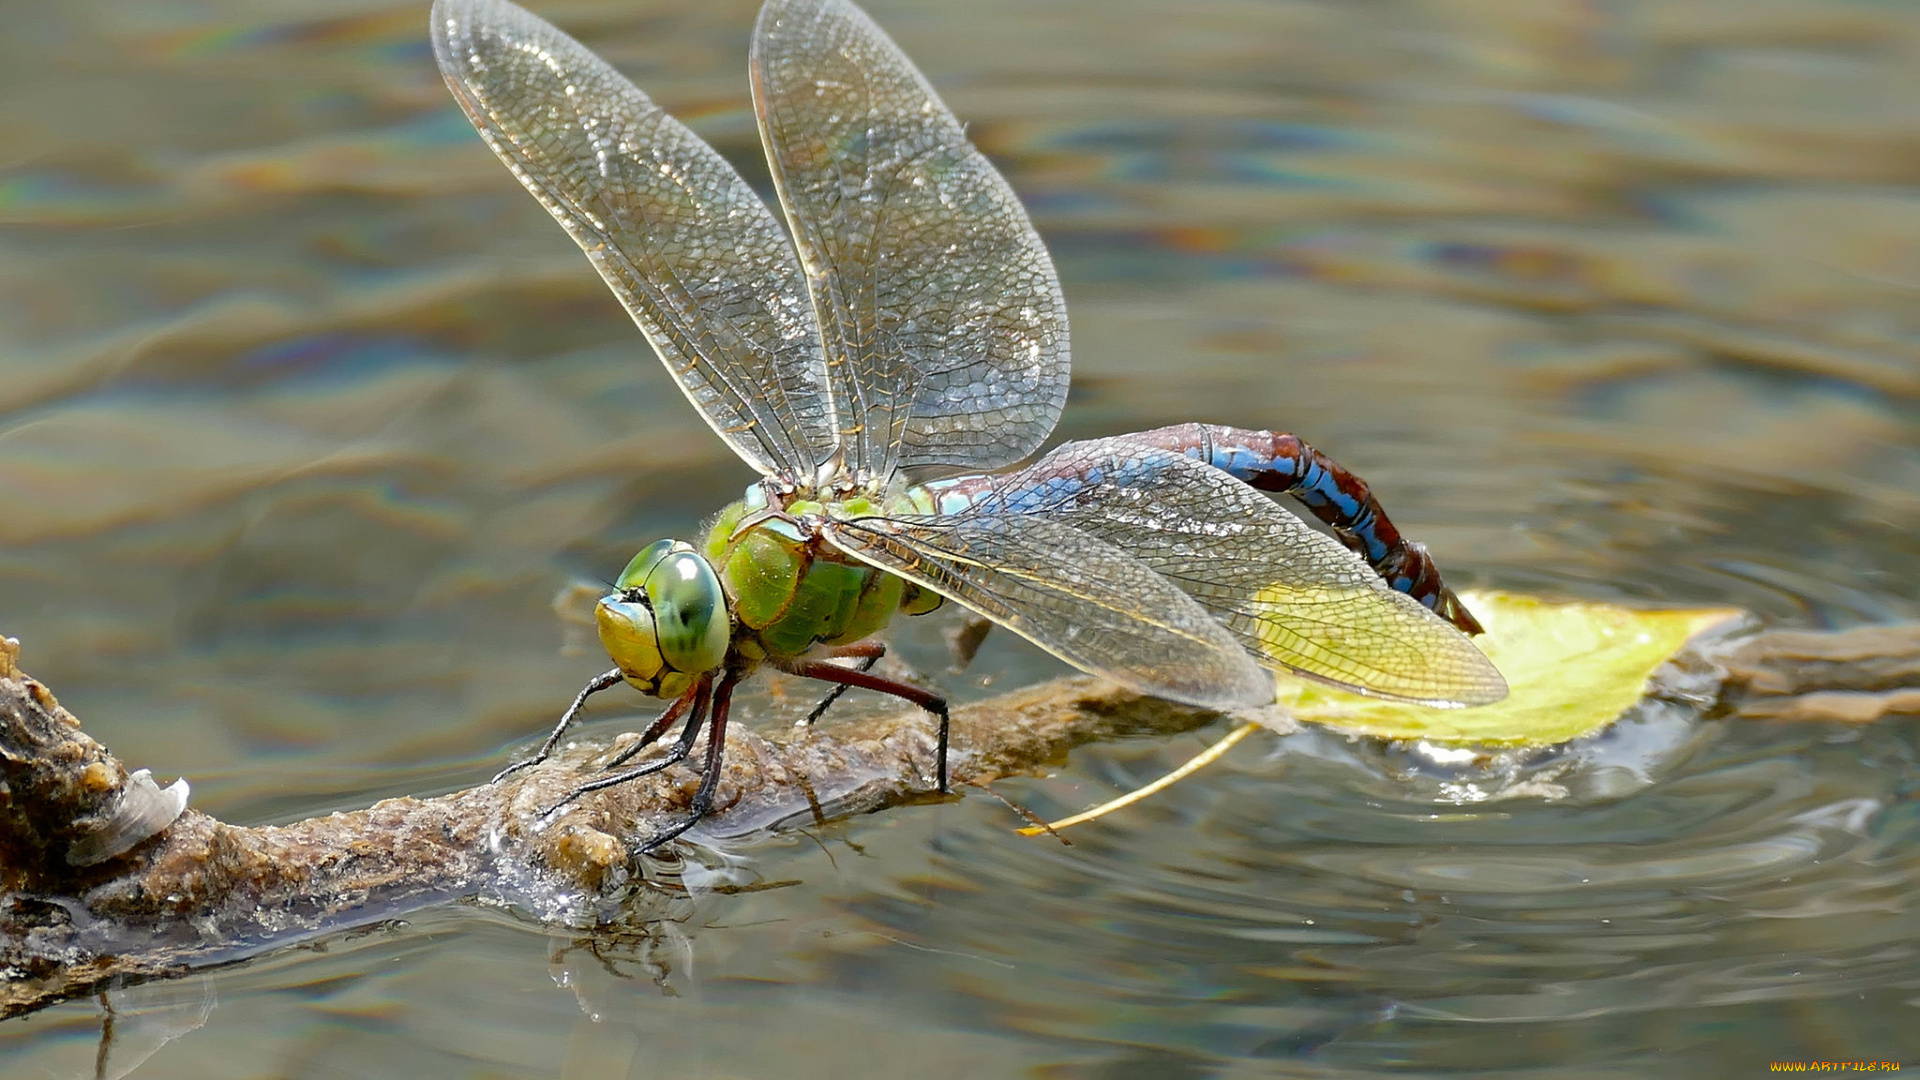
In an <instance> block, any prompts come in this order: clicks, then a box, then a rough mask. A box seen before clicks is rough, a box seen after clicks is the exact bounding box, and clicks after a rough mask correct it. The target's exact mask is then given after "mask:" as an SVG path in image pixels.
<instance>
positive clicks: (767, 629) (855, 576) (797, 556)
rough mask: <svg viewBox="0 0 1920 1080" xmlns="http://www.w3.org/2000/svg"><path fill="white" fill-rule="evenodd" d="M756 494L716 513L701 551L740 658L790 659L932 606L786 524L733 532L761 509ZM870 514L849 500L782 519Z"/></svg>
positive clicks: (869, 508) (796, 507)
mask: <svg viewBox="0 0 1920 1080" xmlns="http://www.w3.org/2000/svg"><path fill="white" fill-rule="evenodd" d="M757 494H758V491H757V488H756V489H750V491H749V497H748V498H747V499H744V500H742V501H740V502H737V503H734V504H733V505H731V506H729V507H727V508H726V509H725V510H722V511H721V512H720V516H719V518H718V519H716V520H715V521H714V523H713V526H712V527H711V528H710V529H709V530H708V531H707V537H706V541H705V543H704V544H703V545H702V546H701V552H702V553H703V554H705V555H706V557H707V559H708V561H709V562H711V563H712V564H713V566H714V568H715V569H716V570H717V571H718V572H719V574H720V583H721V586H722V587H723V588H725V589H726V593H727V601H728V605H729V607H731V608H732V610H733V618H734V624H735V626H736V628H737V629H736V636H735V638H734V645H735V646H736V647H737V648H739V649H740V650H741V651H743V652H745V653H748V654H749V655H751V654H753V653H755V652H759V653H761V654H763V655H767V656H798V655H800V654H801V653H804V652H806V651H807V650H808V649H810V648H812V647H813V646H814V645H816V644H822V645H847V644H851V643H853V642H856V641H859V640H861V639H862V638H865V637H867V636H868V635H870V634H873V633H876V632H877V631H879V630H880V629H881V628H882V627H884V626H886V625H887V622H888V620H890V619H892V618H893V614H894V612H896V611H905V612H906V613H907V614H909V615H918V614H921V613H923V612H927V611H931V610H933V609H934V608H936V607H938V606H939V604H940V597H939V596H938V595H936V594H933V593H928V592H923V591H922V590H921V589H919V588H918V587H917V586H914V585H911V584H909V583H907V582H905V581H903V580H901V579H900V578H897V577H895V576H893V575H892V574H889V573H887V572H886V571H884V570H876V569H874V568H873V567H871V566H868V565H866V564H865V563H862V562H858V561H856V560H854V559H852V558H850V557H849V556H846V555H844V554H841V553H840V552H839V551H836V550H834V549H833V548H832V547H831V546H830V545H828V544H827V543H825V542H824V541H823V540H821V539H820V538H818V537H815V536H812V535H810V534H809V532H808V531H807V530H806V529H805V528H804V527H803V526H801V525H798V524H796V523H795V522H794V521H792V520H789V519H788V518H784V517H773V518H767V519H765V520H762V521H759V522H757V523H755V524H752V525H749V526H748V527H747V528H745V529H741V528H740V522H741V520H742V519H744V518H745V517H746V516H747V515H748V514H751V513H753V512H755V511H757V510H760V509H762V508H764V506H765V505H766V504H765V502H764V501H763V499H761V498H756V497H755V496H756V495H757ZM875 509H876V507H875V506H874V504H873V503H872V502H871V501H870V500H868V499H865V498H862V497H856V498H853V499H848V500H846V501H844V502H839V503H834V504H831V505H828V504H822V503H811V502H796V503H794V504H793V505H791V506H789V507H787V514H788V515H789V516H790V517H795V518H798V517H805V516H820V517H857V516H859V515H861V514H869V513H873V512H874V510H875Z"/></svg>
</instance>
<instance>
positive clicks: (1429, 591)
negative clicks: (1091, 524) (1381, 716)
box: [1126, 424, 1483, 634]
mask: <svg viewBox="0 0 1920 1080" xmlns="http://www.w3.org/2000/svg"><path fill="white" fill-rule="evenodd" d="M1126 439H1127V440H1128V441H1129V442H1140V443H1146V444H1147V445H1149V446H1157V447H1160V448H1161V449H1164V450H1172V451H1174V452H1175V453H1180V454H1185V455H1186V456H1187V457H1190V458H1194V459H1195V460H1198V461H1204V462H1206V463H1207V464H1209V465H1212V466H1213V467H1214V468H1216V469H1220V470H1221V471H1223V472H1226V473H1230V474H1232V475H1233V476H1235V477H1237V478H1238V479H1240V480H1242V481H1245V482H1246V483H1247V484H1250V485H1252V486H1253V487H1256V488H1259V489H1260V490H1262V491H1284V492H1286V493H1287V494H1289V495H1291V496H1293V497H1294V498H1296V499H1298V500H1300V502H1301V503H1303V504H1305V506H1306V507H1307V509H1309V510H1311V511H1313V514H1314V516H1315V517H1317V518H1319V519H1320V520H1321V521H1324V522H1326V523H1327V524H1328V525H1329V526H1331V527H1332V528H1333V532H1334V535H1336V536H1338V537H1339V538H1340V541H1341V543H1344V544H1345V545H1347V547H1348V548H1350V549H1351V550H1353V551H1354V552H1355V553H1356V554H1358V555H1359V556H1360V557H1362V558H1364V559H1366V560H1367V564H1368V565H1370V566H1372V567H1373V568H1374V570H1375V571H1376V572H1378V573H1379V575H1380V576H1381V577H1382V578H1385V579H1386V582H1387V584H1388V585H1390V586H1392V587H1393V588H1395V589H1398V590H1399V591H1401V592H1403V593H1406V594H1407V595H1408V596H1411V597H1413V598H1414V599H1415V600H1418V601H1420V602H1421V603H1422V604H1424V605H1426V606H1427V607H1428V608H1429V609H1431V610H1432V611H1433V612H1434V614H1436V615H1439V616H1440V617H1441V618H1443V619H1445V620H1447V621H1448V622H1450V623H1452V624H1453V625H1455V626H1457V627H1459V628H1460V629H1461V630H1464V631H1466V632H1467V633H1469V634H1478V633H1481V632H1482V630H1483V628H1482V627H1481V625H1480V621H1479V620H1478V619H1475V618H1474V617H1473V613H1472V612H1470V611H1468V610H1467V608H1466V605H1465V604H1462V603H1461V602H1460V598H1459V597H1457V596H1455V595H1454V594H1453V590H1452V589H1449V588H1447V585H1446V583H1445V582H1443V581H1441V580H1440V568H1439V567H1438V566H1435V565H1434V562H1433V556H1431V555H1429V554H1427V549H1426V547H1425V546H1423V545H1421V544H1418V543H1415V542H1414V541H1411V540H1408V539H1407V538H1406V537H1404V536H1402V535H1401V534H1400V530H1399V529H1397V528H1395V527H1394V524H1393V522H1392V521H1389V520H1388V519H1387V513H1386V511H1385V510H1382V509H1381V508H1380V502H1379V500H1377V499H1375V498H1374V497H1373V490H1372V489H1371V488H1369V487H1368V486H1367V482H1366V481H1365V480H1362V479H1360V478H1359V477H1358V476H1355V475H1354V474H1353V473H1350V472H1348V471H1347V470H1346V469H1345V468H1343V467H1342V466H1341V465H1340V464H1339V463H1338V462H1336V461H1334V460H1333V459H1332V458H1330V457H1327V456H1326V455H1325V454H1322V453H1321V452H1320V451H1318V450H1315V449H1314V448H1313V447H1311V446H1309V445H1307V444H1306V443H1305V442H1302V441H1301V440H1300V439H1299V438H1297V437H1296V436H1293V435H1290V434H1288V433H1286V432H1284V431H1254V430H1252V429H1250V428H1236V427H1225V426H1222V425H1217V424H1175V425H1173V426H1171V427H1163V428H1155V429H1154V430H1152V431H1142V432H1139V433H1137V434H1133V435H1128V436H1126Z"/></svg>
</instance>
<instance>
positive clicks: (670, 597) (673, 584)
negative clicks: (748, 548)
mask: <svg viewBox="0 0 1920 1080" xmlns="http://www.w3.org/2000/svg"><path fill="white" fill-rule="evenodd" d="M645 588H646V590H647V598H648V599H649V600H651V601H652V602H653V619H654V632H655V634H656V635H657V636H658V638H659V642H660V655H661V657H662V658H664V659H665V660H666V662H667V664H668V666H670V667H672V668H673V669H674V670H675V671H683V672H687V673H689V674H692V673H697V672H702V671H712V670H713V669H715V668H717V667H719V666H720V663H721V661H723V660H725V659H726V657H727V644H728V642H730V641H731V640H732V638H733V626H732V623H731V621H730V620H729V618H728V616H727V597H726V593H725V592H723V591H722V590H721V588H720V575H718V574H716V573H714V571H713V564H712V563H709V562H707V560H706V559H703V558H701V557H700V556H699V555H698V554H695V553H694V552H692V551H674V552H669V553H668V554H667V556H666V557H665V558H663V559H661V560H660V561H659V562H658V563H656V564H655V565H654V567H653V569H652V570H651V571H650V572H649V573H648V574H647V580H646V585H645Z"/></svg>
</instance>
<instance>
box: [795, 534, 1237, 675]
mask: <svg viewBox="0 0 1920 1080" xmlns="http://www.w3.org/2000/svg"><path fill="white" fill-rule="evenodd" d="M826 534H827V537H828V539H829V540H831V541H832V542H833V543H834V544H835V545H837V546H839V547H840V548H841V549H842V550H844V551H846V552H848V553H849V554H851V555H853V556H854V557H855V558H858V559H861V560H863V561H865V562H868V563H870V564H872V565H874V566H877V567H879V568H880V569H882V570H887V571H891V572H892V573H895V574H898V575H899V576H901V577H904V578H906V579H907V580H909V581H912V582H914V583H915V584H918V585H921V586H923V587H925V588H929V589H932V590H933V591H935V592H937V593H939V594H941V595H942V596H945V597H948V598H949V599H952V600H954V601H957V602H958V603H960V604H963V605H965V606H966V607H969V608H971V609H973V610H974V611H977V612H979V613H980V614H982V615H985V616H986V617H987V618H989V619H992V620H993V621H994V622H997V623H999V624H1000V625H1002V626H1005V627H1007V628H1008V629H1010V630H1012V631H1014V632H1015V633H1018V634H1020V635H1021V636H1023V637H1025V638H1027V639H1028V640H1030V641H1032V642H1033V643H1034V644H1036V645H1039V646H1040V647H1041V648H1043V649H1045V650H1047V651H1048V652H1050V653H1052V654H1054V655H1055V656H1058V657H1059V658H1060V659H1062V660H1065V661H1066V662H1067V663H1069V664H1072V665H1074V666H1075V667H1078V668H1081V669H1082V670H1085V671H1090V672H1093V673H1095V674H1098V675H1103V676H1105V677H1107V678H1110V679H1112V680H1114V681H1115V682H1118V683H1121V684H1122V685H1125V686H1129V687H1131V688H1133V689H1135V690H1139V691H1141V692H1143V693H1148V694H1153V695H1155V696H1158V697H1163V698H1168V699H1171V700H1173V701H1180V702H1185V703H1187V704H1190V705H1199V706H1204V707H1207V708H1232V707H1235V706H1246V705H1262V704H1268V703H1271V702H1272V700H1273V679H1272V677H1271V676H1269V675H1268V674H1267V673H1266V672H1265V671H1262V670H1261V669H1260V667H1259V665H1257V664H1255V663H1254V662H1253V659H1252V657H1250V656H1248V655H1247V653H1246V651H1245V650H1244V649H1242V648H1241V647H1240V645H1239V644H1238V642H1236V641H1235V640H1234V637H1233V635H1232V634H1230V633H1229V632H1228V631H1227V629H1226V628H1225V627H1223V626H1221V625H1220V624H1219V623H1218V622H1216V621H1214V619H1213V617H1212V616H1210V615H1208V614H1207V612H1206V611H1205V610H1204V609H1202V608H1201V606H1200V605H1199V604H1197V603H1195V602H1194V600H1193V599H1192V598H1190V597H1188V596H1187V595H1186V594H1185V593H1183V592H1181V591H1180V590H1179V589H1177V588H1175V587H1174V586H1173V585H1172V584H1170V583H1169V582H1168V581H1167V579H1166V578H1164V577H1162V576H1160V575H1159V574H1157V573H1155V572H1154V571H1152V570H1150V569H1148V568H1147V567H1146V566H1143V565H1142V564H1141V563H1140V562H1139V561H1138V560H1136V559H1134V558H1133V557H1132V556H1131V555H1129V554H1127V553H1126V552H1124V551H1121V550H1120V549H1118V548H1116V547H1114V546H1113V545H1111V544H1109V543H1107V542H1105V541H1103V540H1100V539H1098V538H1096V537H1094V536H1091V535H1089V534H1087V533H1085V532H1082V531H1080V530H1078V529H1075V528H1072V527H1070V526H1068V525H1065V524H1062V523H1059V522H1053V521H1047V520H1045V519H1043V518H1038V517H1033V516H1019V515H1003V514H997V513H991V512H975V513H967V514H962V515H958V516H951V517H947V516H927V517H887V518H880V517H864V518H857V519H854V520H851V521H838V522H832V523H829V524H828V525H827V526H826Z"/></svg>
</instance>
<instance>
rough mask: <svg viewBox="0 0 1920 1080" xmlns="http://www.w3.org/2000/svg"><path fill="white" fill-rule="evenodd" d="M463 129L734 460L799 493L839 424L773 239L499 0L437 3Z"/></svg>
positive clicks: (799, 276) (704, 158)
mask: <svg viewBox="0 0 1920 1080" xmlns="http://www.w3.org/2000/svg"><path fill="white" fill-rule="evenodd" d="M432 34H433V50H434V56H435V58H436V59H437V60H438V61H439V64H440V71H441V73H442V74H443V75H444V76H445V77H446V80H447V85H448V87H449V88H451V89H452V91H453V96H454V98H455V99H456V100H457V101H459V103H460V107H461V108H462V109H463V110H465V111H466V114H467V118H468V119H469V120H471V121H472V122H473V126H474V127H475V128H476V129H478V130H479V132H480V135H481V137H482V138H483V139H485V140H486V143H487V145H488V146H489V147H491V148H492V149H493V152H494V153H495V154H497V155H499V157H500V160H501V161H503V162H505V163H506V166H507V168H508V169H510V170H512V172H513V175H514V176H515V177H517V178H519V180H520V182H521V183H522V184H524V185H525V186H526V188H527V190H528V191H530V192H532V193H533V195H534V196H535V197H536V198H538V199H539V200H540V203H541V205H542V206H545V207H546V208H547V210H548V212H549V213H551V214H552V215H553V216H554V218H555V219H557V220H558V221H559V222H560V224H561V225H562V226H564V227H565V228H566V230H567V232H568V233H569V234H570V235H571V236H572V237H573V239H574V240H575V242H577V243H578V244H579V245H580V247H581V249H582V250H584V251H585V252H586V253H587V257H588V258H589V259H590V260H591V261H592V262H593V265H594V268H595V269H597V270H599V271H600V276H601V277H603V278H605V279H606V282H607V284H608V285H609V286H610V287H611V288H612V289H613V292H614V295H615V296H617V297H618V298H619V300H620V302H621V303H622V304H623V305H625V306H626V309H627V311H628V312H629V313H630V314H631V315H632V316H633V320H634V322H636V323H638V324H639V326H640V329H641V330H642V331H643V332H645V334H646V336H647V339H648V340H649V341H650V342H652V344H653V347H654V349H655V351H657V352H658V353H659V354H660V359H661V360H662V361H664V362H665V363H666V365H667V368H668V370H669V371H670V372H672V374H673V377H674V379H675V380H676V381H677V382H678V383H679V384H680V388H681V389H682V390H683V391H685V393H686V395H687V397H688V398H689V399H691V400H692V401H693V403H694V405H695V407H696V408H698V409H699V410H700V413H701V415H702V416H704V417H705V418H706V420H707V422H708V423H709V424H711V425H712V426H713V429H714V430H715V431H716V432H717V433H718V434H719V435H720V437H721V438H722V439H724V440H726V442H727V445H729V446H731V447H732V448H733V450H734V452H735V453H737V454H739V455H740V456H741V457H742V458H743V459H745V460H746V461H747V463H748V464H750V465H752V466H754V467H755V468H757V469H759V470H760V471H761V472H762V473H766V474H772V475H783V476H787V477H789V478H793V479H804V480H806V481H809V482H810V481H811V480H812V479H813V474H814V470H815V467H816V466H817V465H818V464H819V463H820V462H822V461H824V460H825V459H826V458H827V457H828V456H830V455H831V453H832V451H833V449H834V446H835V444H836V439H837V433H838V429H839V424H838V422H837V420H836V418H835V415H834V409H833V399H832V396H831V393H830V391H829V389H828V386H827V375H826V366H825V361H824V359H823V358H822V357H821V355H820V345H819V341H820V337H819V328H818V325H817V323H816V321H815V317H814V311H813V306H812V304H811V302H810V301H809V299H808V297H807V291H806V285H805V278H804V275H803V272H802V270H801V267H800V263H799V261H798V259H797V258H796V257H795V255H794V252H793V248H792V246H791V244H790V243H789V241H788V238H787V235H786V231H785V230H784V229H782V228H781V226H780V224H779V222H778V221H777V220H775V218H774V216H773V214H772V212H771V211H769V210H768V209H767V207H766V205H765V204H763V203H762V202H761V201H760V199H759V197H758V196H756V195H755V194H754V192H753V189H752V188H750V187H748V186H747V184H746V182H745V181H743V180H742V179H741V178H740V176H739V174H738V173H736V172H735V171H734V169H733V167H732V166H731V165H729V164H727V162H726V161H725V160H724V159H723V158H721V157H720V155H719V154H717V153H715V152H714V150H713V149H712V148H711V147H709V146H708V145H707V144H706V143H705V142H703V141H701V139H700V138H699V137H698V136H696V135H695V134H694V133H693V132H691V131H689V130H687V128H686V127H685V126H684V125H682V124H681V123H680V122H679V121H677V120H674V119H673V118H672V117H670V116H668V115H667V114H666V113H665V112H664V111H662V110H661V108H660V107H659V106H658V105H656V104H654V102H653V101H652V100H651V99H650V98H648V97H647V95H646V94H644V93H642V92H641V91H640V90H639V89H638V88H637V87H635V86H634V85H633V83H632V82H630V81H628V80H627V79H626V77H625V76H623V75H621V74H620V73H619V72H618V71H616V70H614V68H613V67H612V66H611V65H609V64H608V63H606V62H605V61H604V60H601V59H600V58H599V57H597V56H595V55H594V54H593V53H591V52H589V51H588V50H587V49H586V48H585V47H584V46H582V45H581V44H580V43H579V42H577V41H575V40H573V39H572V38H570V37H568V36H567V35H565V34H563V33H561V32H560V31H559V30H557V29H555V28H554V27H553V26H551V25H549V24H548V23H546V22H544V21H543V20H541V19H540V18H538V17H537V16H535V15H533V14H531V13H529V12H526V11H524V10H522V9H520V8H518V7H516V6H514V5H513V4H511V3H508V2H506V0H435V2H434V5H433V27H432Z"/></svg>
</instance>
